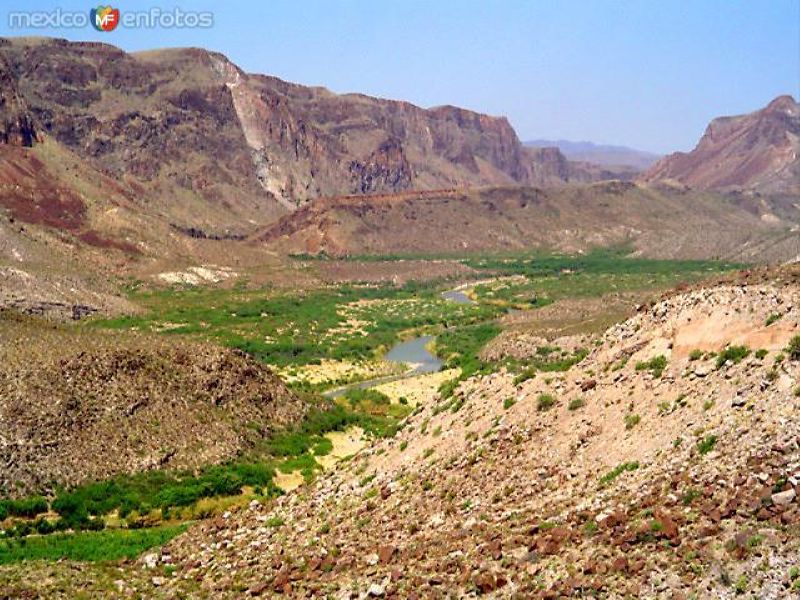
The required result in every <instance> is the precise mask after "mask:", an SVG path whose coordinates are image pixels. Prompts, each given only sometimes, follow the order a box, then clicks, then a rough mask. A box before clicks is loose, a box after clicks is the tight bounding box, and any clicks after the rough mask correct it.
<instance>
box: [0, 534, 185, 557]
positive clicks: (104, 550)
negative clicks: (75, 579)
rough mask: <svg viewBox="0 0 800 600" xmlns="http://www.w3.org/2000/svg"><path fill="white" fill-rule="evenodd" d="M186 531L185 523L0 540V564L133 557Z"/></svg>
mask: <svg viewBox="0 0 800 600" xmlns="http://www.w3.org/2000/svg"><path fill="white" fill-rule="evenodd" d="M185 530H186V526H185V525H178V526H170V527H158V528H152V529H140V530H127V529H115V530H111V529H109V530H106V531H84V532H78V533H59V534H54V535H47V536H38V537H31V538H23V539H17V540H2V541H0V564H9V563H14V562H20V561H27V560H62V559H67V560H76V561H92V562H96V561H111V560H118V559H121V558H129V559H130V558H135V557H136V556H138V555H140V554H141V553H142V552H144V551H145V550H147V549H149V548H153V547H155V546H161V545H163V544H166V543H167V542H168V541H169V540H171V539H172V538H174V537H175V536H177V535H179V534H181V533H183V532H184V531H185Z"/></svg>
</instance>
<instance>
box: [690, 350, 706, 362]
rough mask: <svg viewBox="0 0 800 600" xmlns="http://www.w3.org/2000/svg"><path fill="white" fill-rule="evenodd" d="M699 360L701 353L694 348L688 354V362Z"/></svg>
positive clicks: (701, 356)
mask: <svg viewBox="0 0 800 600" xmlns="http://www.w3.org/2000/svg"><path fill="white" fill-rule="evenodd" d="M701 358H703V351H702V350H700V349H699V348H695V349H694V350H692V351H691V352H690V353H689V360H691V361H695V360H700V359H701Z"/></svg>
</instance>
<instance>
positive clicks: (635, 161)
mask: <svg viewBox="0 0 800 600" xmlns="http://www.w3.org/2000/svg"><path fill="white" fill-rule="evenodd" d="M524 144H525V145H526V146H529V147H531V148H551V147H552V148H558V149H559V150H560V151H561V153H562V154H563V155H564V156H566V157H567V158H568V159H569V160H573V161H580V162H588V163H594V164H596V165H602V166H606V167H633V168H634V169H638V170H640V171H642V170H644V169H647V168H649V167H650V166H652V165H653V164H654V163H655V162H656V161H657V160H658V159H659V158H661V155H660V154H653V153H652V152H645V151H644V150H636V149H635V148H628V147H627V146H611V145H608V144H595V143H594V142H571V141H569V140H531V141H529V142H524Z"/></svg>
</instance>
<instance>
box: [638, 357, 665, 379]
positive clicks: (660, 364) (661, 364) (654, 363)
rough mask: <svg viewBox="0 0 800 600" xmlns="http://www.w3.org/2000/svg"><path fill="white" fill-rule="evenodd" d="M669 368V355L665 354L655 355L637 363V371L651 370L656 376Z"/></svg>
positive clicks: (659, 375)
mask: <svg viewBox="0 0 800 600" xmlns="http://www.w3.org/2000/svg"><path fill="white" fill-rule="evenodd" d="M666 368H667V357H666V356H664V355H663V354H659V355H658V356H654V357H653V358H651V359H650V360H648V361H644V362H639V363H636V370H637V371H650V372H651V373H652V374H653V376H654V377H661V375H663V373H664V369H666Z"/></svg>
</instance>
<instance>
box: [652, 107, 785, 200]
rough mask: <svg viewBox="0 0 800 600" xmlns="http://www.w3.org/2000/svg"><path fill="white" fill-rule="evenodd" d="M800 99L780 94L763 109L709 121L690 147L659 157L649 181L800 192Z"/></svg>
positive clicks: (717, 187)
mask: <svg viewBox="0 0 800 600" xmlns="http://www.w3.org/2000/svg"><path fill="white" fill-rule="evenodd" d="M799 152H800V104H798V103H797V102H796V101H795V100H794V98H792V97H791V96H779V97H778V98H775V100H773V101H772V102H770V103H769V105H767V106H766V107H765V108H763V109H761V110H757V111H755V112H752V113H749V114H746V115H739V116H735V117H720V118H717V119H714V120H713V121H711V123H710V124H709V125H708V127H707V128H706V131H705V133H704V134H703V137H702V138H700V141H699V142H698V144H697V146H696V147H695V148H694V150H692V151H691V152H687V153H684V152H676V153H674V154H670V155H669V156H667V157H665V158H663V159H661V160H660V161H659V162H658V163H656V164H655V165H653V167H651V168H650V169H649V170H648V171H647V172H645V173H644V174H643V175H642V178H641V179H642V181H646V182H657V181H662V182H677V183H678V184H681V185H686V186H689V187H692V188H697V189H706V190H708V189H721V190H755V191H760V192H781V193H792V194H797V193H800V158H798V153H799Z"/></svg>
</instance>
